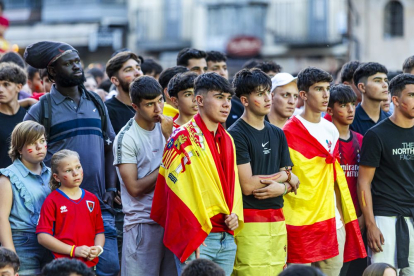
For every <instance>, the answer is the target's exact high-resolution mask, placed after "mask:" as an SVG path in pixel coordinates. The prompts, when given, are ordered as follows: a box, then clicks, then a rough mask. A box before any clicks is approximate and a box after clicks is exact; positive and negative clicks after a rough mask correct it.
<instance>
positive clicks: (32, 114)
mask: <svg viewBox="0 0 414 276" xmlns="http://www.w3.org/2000/svg"><path fill="white" fill-rule="evenodd" d="M40 105H41V102H40V101H39V102H37V103H36V104H34V105H33V106H32V107H30V109H29V110H28V111H27V113H26V115H25V116H24V118H23V121H29V120H30V121H35V122H38V123H39V124H41V123H42V122H40V107H41V106H40Z"/></svg>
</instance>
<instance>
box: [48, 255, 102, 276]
mask: <svg viewBox="0 0 414 276" xmlns="http://www.w3.org/2000/svg"><path fill="white" fill-rule="evenodd" d="M71 274H77V275H81V276H94V275H95V273H93V271H92V270H91V269H90V268H89V267H87V266H86V264H84V263H83V262H81V261H79V260H76V259H69V258H59V259H54V260H53V261H52V262H51V263H49V264H47V265H46V266H45V267H44V268H43V270H42V275H43V276H70V275H71Z"/></svg>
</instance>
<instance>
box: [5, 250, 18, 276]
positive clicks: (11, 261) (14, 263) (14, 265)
mask: <svg viewBox="0 0 414 276" xmlns="http://www.w3.org/2000/svg"><path fill="white" fill-rule="evenodd" d="M19 266H20V260H19V257H18V256H17V254H16V253H14V252H13V251H11V250H10V249H7V248H4V247H0V275H2V276H3V275H4V276H13V275H14V276H19V273H18V271H19Z"/></svg>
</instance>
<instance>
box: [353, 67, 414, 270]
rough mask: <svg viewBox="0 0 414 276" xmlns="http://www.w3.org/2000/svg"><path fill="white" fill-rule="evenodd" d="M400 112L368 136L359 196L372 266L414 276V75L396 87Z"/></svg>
mask: <svg viewBox="0 0 414 276" xmlns="http://www.w3.org/2000/svg"><path fill="white" fill-rule="evenodd" d="M390 92H391V95H392V101H393V103H394V106H395V109H394V113H393V114H392V115H391V117H389V118H387V119H385V120H384V121H382V122H380V123H378V124H377V125H376V126H374V127H373V128H371V129H370V130H369V131H368V132H367V133H366V135H365V136H364V142H363V146H362V152H361V162H360V167H359V177H358V197H359V203H360V206H361V210H362V213H363V214H364V218H365V224H366V227H367V237H368V247H369V249H368V255H369V256H370V258H371V262H372V263H379V262H384V263H388V264H391V265H393V266H394V267H397V268H398V269H400V275H414V254H412V252H414V228H413V223H412V221H413V210H414V201H413V198H414V182H413V180H412V176H413V174H414V164H413V162H412V160H414V149H413V145H414V76H413V75H410V74H400V75H398V76H396V77H395V78H393V79H392V80H391V82H390Z"/></svg>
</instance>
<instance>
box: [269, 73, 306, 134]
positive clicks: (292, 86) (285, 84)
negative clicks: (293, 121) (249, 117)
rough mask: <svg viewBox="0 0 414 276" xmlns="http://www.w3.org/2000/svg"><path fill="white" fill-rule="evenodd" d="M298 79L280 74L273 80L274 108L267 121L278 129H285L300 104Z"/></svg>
mask: <svg viewBox="0 0 414 276" xmlns="http://www.w3.org/2000/svg"><path fill="white" fill-rule="evenodd" d="M296 82H297V78H294V77H293V76H292V75H291V74H289V73H279V74H277V75H276V76H274V77H273V78H272V90H271V91H272V97H273V98H272V108H271V109H270V112H269V114H268V115H267V117H266V120H267V121H268V122H270V123H271V124H272V125H274V126H277V127H278V128H283V126H284V125H285V124H286V122H287V120H289V118H290V117H292V115H293V112H295V107H296V104H297V102H298V97H299V90H298V85H297V83H296Z"/></svg>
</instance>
